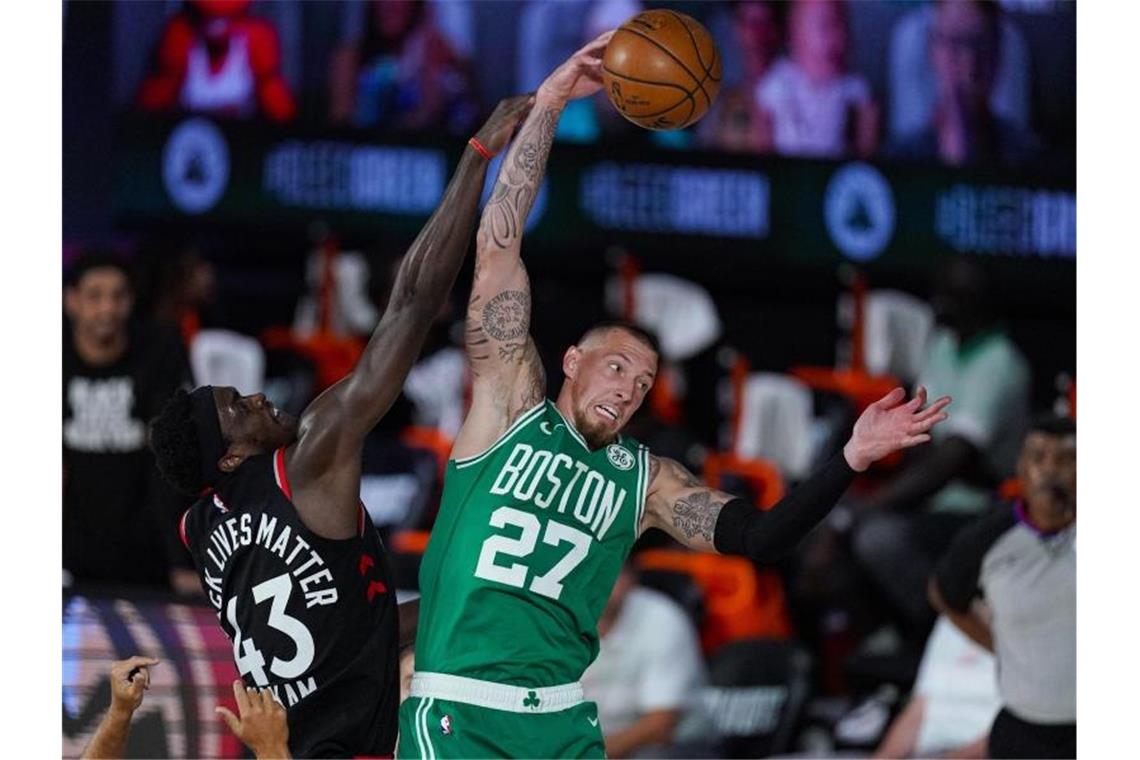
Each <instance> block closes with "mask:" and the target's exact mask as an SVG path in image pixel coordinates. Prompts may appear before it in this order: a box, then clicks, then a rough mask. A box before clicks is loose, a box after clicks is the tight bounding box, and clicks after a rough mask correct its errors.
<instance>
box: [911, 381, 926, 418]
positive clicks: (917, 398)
mask: <svg viewBox="0 0 1140 760" xmlns="http://www.w3.org/2000/svg"><path fill="white" fill-rule="evenodd" d="M925 405H926V388H924V387H923V386H921V385H920V386H918V390H917V391H915V392H914V398H912V399H911V400H910V401H909V402H908V403H907V408H908V409H910V410H911V411H912V412H914V411H918V410H919V409H921V408H922V407H923V406H925Z"/></svg>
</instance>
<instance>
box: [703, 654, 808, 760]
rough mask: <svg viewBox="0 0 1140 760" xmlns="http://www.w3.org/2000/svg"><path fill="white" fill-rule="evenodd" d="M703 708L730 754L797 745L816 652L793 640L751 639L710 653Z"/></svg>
mask: <svg viewBox="0 0 1140 760" xmlns="http://www.w3.org/2000/svg"><path fill="white" fill-rule="evenodd" d="M708 674H709V683H708V686H706V687H705V688H703V689H702V690H701V695H700V710H701V712H702V713H703V714H704V717H705V718H706V719H707V720H709V721H710V722H711V723H712V725H713V726H714V727H715V730H716V732H717V734H718V735H719V736H720V738H721V742H722V749H723V752H724V756H725V757H767V756H769V755H773V754H778V753H783V752H788V751H789V750H791V749H792V742H793V740H794V738H795V732H796V728H797V725H798V724H799V722H800V719H801V717H802V715H803V711H804V705H805V703H806V701H807V697H808V692H809V688H810V676H811V657H810V656H809V655H808V653H807V652H806V651H804V650H803V649H802V648H801V647H799V646H798V645H797V644H795V643H794V642H792V641H775V640H772V639H747V640H743V641H734V642H732V643H730V644H726V645H725V646H723V647H721V648H719V649H717V650H716V651H715V652H714V653H713V654H712V656H711V657H709V658H708Z"/></svg>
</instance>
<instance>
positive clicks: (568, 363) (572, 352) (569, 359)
mask: <svg viewBox="0 0 1140 760" xmlns="http://www.w3.org/2000/svg"><path fill="white" fill-rule="evenodd" d="M581 359H582V350H581V349H579V348H578V347H577V346H570V348H568V349H566V353H564V354H563V355H562V374H564V375H566V377H567V378H569V379H570V380H573V379H574V376H575V375H577V374H578V362H579V361H580V360H581Z"/></svg>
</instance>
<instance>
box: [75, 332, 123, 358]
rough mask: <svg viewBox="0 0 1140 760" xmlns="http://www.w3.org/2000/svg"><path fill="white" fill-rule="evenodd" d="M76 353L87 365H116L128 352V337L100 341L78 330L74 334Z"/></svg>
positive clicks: (119, 336) (116, 336)
mask: <svg viewBox="0 0 1140 760" xmlns="http://www.w3.org/2000/svg"><path fill="white" fill-rule="evenodd" d="M72 337H73V340H74V342H75V352H76V353H77V354H79V358H80V359H82V360H83V361H84V362H86V363H87V364H91V365H93V366H96V367H101V366H105V365H107V364H114V363H115V362H117V361H118V360H119V359H121V358H122V357H123V354H125V353H126V352H127V336H126V335H125V334H119V335H115V336H113V337H111V338H110V339H109V340H98V339H97V338H94V337H92V336H89V335H85V334H84V333H83V332H81V331H79V330H76V331H74V332H73V333H72Z"/></svg>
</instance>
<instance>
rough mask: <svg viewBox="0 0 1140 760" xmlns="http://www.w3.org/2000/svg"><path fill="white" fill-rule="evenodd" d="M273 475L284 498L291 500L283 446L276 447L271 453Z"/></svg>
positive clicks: (291, 492) (291, 495)
mask: <svg viewBox="0 0 1140 760" xmlns="http://www.w3.org/2000/svg"><path fill="white" fill-rule="evenodd" d="M273 477H274V479H276V480H277V487H278V488H280V489H281V493H283V494H285V498H286V499H288V500H289V501H293V489H292V488H290V487H289V477H288V476H287V475H286V474H285V448H284V447H282V448H280V449H277V451H275V452H274V453H273Z"/></svg>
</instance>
